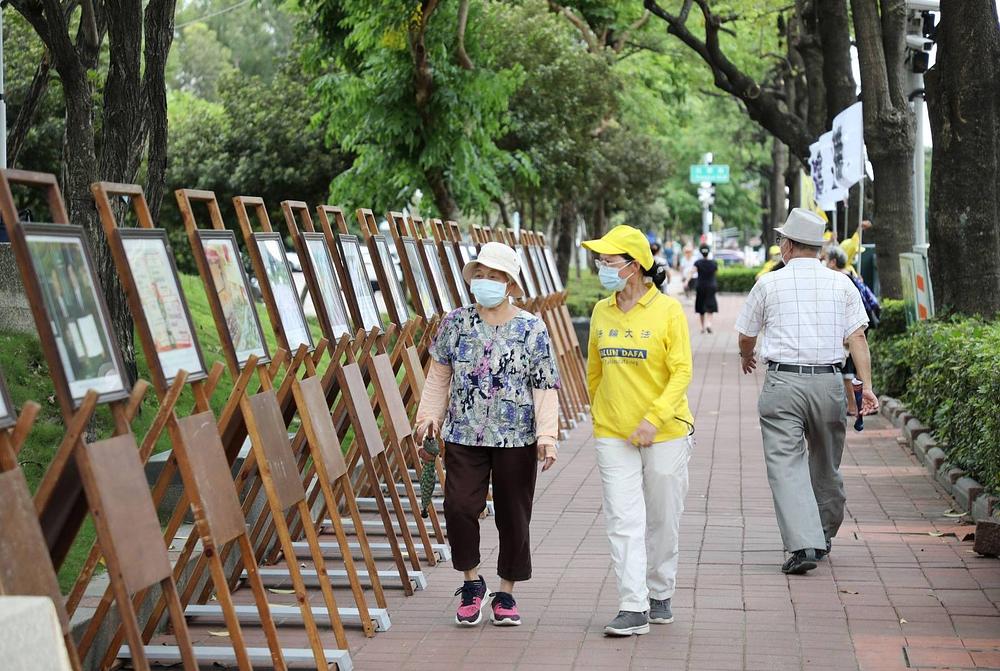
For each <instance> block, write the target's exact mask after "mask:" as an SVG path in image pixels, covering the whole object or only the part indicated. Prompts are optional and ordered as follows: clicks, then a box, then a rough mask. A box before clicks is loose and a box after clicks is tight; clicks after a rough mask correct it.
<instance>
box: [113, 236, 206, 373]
mask: <svg viewBox="0 0 1000 671" xmlns="http://www.w3.org/2000/svg"><path fill="white" fill-rule="evenodd" d="M117 231H118V235H119V236H120V238H121V243H122V248H123V249H124V250H125V260H126V261H127V262H128V272H129V274H130V275H131V277H130V278H129V279H130V280H131V284H132V286H133V287H135V292H136V295H137V297H138V299H139V303H140V304H141V305H142V314H143V317H144V318H145V321H146V327H147V330H148V331H149V336H150V338H151V339H152V345H153V349H154V350H155V351H156V358H157V363H158V364H159V368H160V371H159V374H160V375H161V376H162V377H163V381H164V386H165V387H168V386H170V385H171V384H173V382H174V378H176V377H177V373H178V372H180V371H181V370H185V371H187V373H188V380H189V381H191V382H194V381H195V380H202V379H204V378H205V377H207V371H206V369H205V360H204V358H203V357H202V354H201V348H200V347H199V346H198V340H197V338H195V335H194V334H195V329H194V322H193V321H192V319H191V313H190V311H189V310H188V305H187V300H185V298H184V293H183V292H182V291H181V285H180V280H179V278H178V276H177V267H176V266H175V265H174V256H173V252H172V251H171V249H170V243H169V242H167V232H166V231H164V230H162V229H146V228H125V229H117Z"/></svg>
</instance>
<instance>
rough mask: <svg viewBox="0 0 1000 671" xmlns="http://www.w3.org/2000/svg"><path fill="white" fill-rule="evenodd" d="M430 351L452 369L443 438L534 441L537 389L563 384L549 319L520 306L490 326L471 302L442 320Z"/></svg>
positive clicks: (503, 443) (477, 442) (504, 443)
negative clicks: (506, 320) (511, 317)
mask: <svg viewBox="0 0 1000 671" xmlns="http://www.w3.org/2000/svg"><path fill="white" fill-rule="evenodd" d="M430 353H431V356H432V357H434V360H435V361H437V362H439V363H442V364H445V365H446V366H450V367H451V370H452V376H451V393H450V396H449V400H448V413H447V416H446V417H445V421H444V426H443V427H442V428H441V435H442V437H443V438H444V440H446V441H448V442H451V443H459V444H461V445H472V446H485V447H523V446H525V445H531V444H532V443H534V442H535V403H534V393H533V392H534V390H535V389H558V388H559V369H558V367H557V366H556V361H555V356H554V355H553V352H552V343H551V341H550V340H549V332H548V330H546V328H545V322H543V321H542V320H541V319H539V318H538V317H536V316H535V315H533V314H531V313H530V312H525V311H523V310H521V311H519V312H518V314H517V315H515V316H514V318H513V319H511V320H510V321H508V322H506V323H505V324H501V325H500V326H490V325H489V324H487V323H486V322H485V321H483V318H482V317H480V316H479V312H477V311H476V308H475V306H474V305H470V306H467V307H463V308H459V309H457V310H454V311H452V312H450V313H449V314H448V315H447V316H446V317H445V318H444V319H443V320H442V322H441V326H440V328H439V330H438V332H437V336H436V337H435V339H434V343H433V344H432V345H431V350H430Z"/></svg>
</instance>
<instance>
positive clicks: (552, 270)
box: [544, 247, 566, 293]
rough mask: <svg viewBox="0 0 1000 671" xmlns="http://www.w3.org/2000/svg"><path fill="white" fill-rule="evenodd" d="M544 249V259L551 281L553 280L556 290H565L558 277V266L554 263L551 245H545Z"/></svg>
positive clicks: (560, 291)
mask: <svg viewBox="0 0 1000 671" xmlns="http://www.w3.org/2000/svg"><path fill="white" fill-rule="evenodd" d="M544 249H545V261H546V262H547V263H546V265H547V266H548V268H549V276H550V277H551V278H552V281H553V282H555V285H556V291H558V292H559V293H562V292H563V291H565V290H566V288H565V287H564V286H563V282H562V278H561V277H559V266H557V265H556V257H555V256H553V254H552V248H551V247H545V248H544Z"/></svg>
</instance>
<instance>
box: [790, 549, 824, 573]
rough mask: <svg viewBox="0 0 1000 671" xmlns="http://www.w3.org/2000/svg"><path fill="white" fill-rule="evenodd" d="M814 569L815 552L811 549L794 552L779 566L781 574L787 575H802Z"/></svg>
mask: <svg viewBox="0 0 1000 671" xmlns="http://www.w3.org/2000/svg"><path fill="white" fill-rule="evenodd" d="M814 568H816V551H815V550H813V549H812V548H806V549H805V550H796V551H795V552H793V553H792V556H791V557H789V558H788V560H787V561H785V563H784V564H782V565H781V572H782V573H787V574H788V575H802V574H803V573H805V572H806V571H812V570H813V569H814Z"/></svg>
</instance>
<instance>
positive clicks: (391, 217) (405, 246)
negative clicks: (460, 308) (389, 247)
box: [386, 212, 438, 320]
mask: <svg viewBox="0 0 1000 671" xmlns="http://www.w3.org/2000/svg"><path fill="white" fill-rule="evenodd" d="M386 220H387V221H388V222H389V229H390V233H391V235H392V239H393V242H394V243H395V245H396V255H397V256H399V265H400V266H401V267H402V269H403V279H404V280H405V281H406V284H407V286H408V287H409V290H410V298H411V299H412V301H413V308H414V309H415V310H416V311H417V314H418V315H420V316H421V317H423V318H424V319H425V320H430V319H431V318H432V317H434V315H436V314H437V313H438V306H437V303H436V302H435V299H434V292H433V291H432V290H431V286H430V282H429V280H428V279H427V274H426V271H425V270H424V266H423V262H422V261H421V260H420V259H421V253H420V243H419V241H418V240H417V239H416V237H415V236H412V235H410V234H409V231H407V226H406V219H405V218H404V217H403V214H402V213H401V212H389V213H388V214H386Z"/></svg>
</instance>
